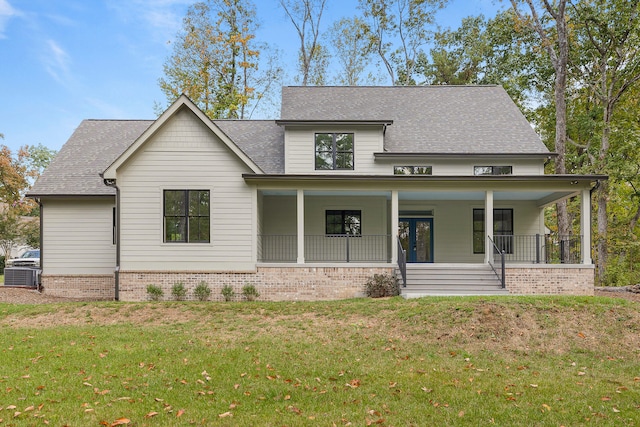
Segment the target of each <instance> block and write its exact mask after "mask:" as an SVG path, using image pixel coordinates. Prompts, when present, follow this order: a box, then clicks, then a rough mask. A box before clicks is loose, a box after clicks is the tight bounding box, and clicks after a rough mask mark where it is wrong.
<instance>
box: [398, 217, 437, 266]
mask: <svg viewBox="0 0 640 427" xmlns="http://www.w3.org/2000/svg"><path fill="white" fill-rule="evenodd" d="M398 234H399V237H400V243H401V244H402V248H403V249H404V250H405V251H407V262H433V218H400V221H399V223H398Z"/></svg>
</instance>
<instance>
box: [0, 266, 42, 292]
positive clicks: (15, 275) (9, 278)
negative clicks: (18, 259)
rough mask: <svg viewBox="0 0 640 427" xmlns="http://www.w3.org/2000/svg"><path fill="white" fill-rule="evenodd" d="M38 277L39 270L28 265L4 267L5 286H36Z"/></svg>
mask: <svg viewBox="0 0 640 427" xmlns="http://www.w3.org/2000/svg"><path fill="white" fill-rule="evenodd" d="M39 278H40V270H38V269H37V268H29V267H7V268H5V269H4V285H5V286H28V287H30V288H36V287H37V286H38V281H39Z"/></svg>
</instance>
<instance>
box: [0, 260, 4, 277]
mask: <svg viewBox="0 0 640 427" xmlns="http://www.w3.org/2000/svg"><path fill="white" fill-rule="evenodd" d="M0 274H4V255H0Z"/></svg>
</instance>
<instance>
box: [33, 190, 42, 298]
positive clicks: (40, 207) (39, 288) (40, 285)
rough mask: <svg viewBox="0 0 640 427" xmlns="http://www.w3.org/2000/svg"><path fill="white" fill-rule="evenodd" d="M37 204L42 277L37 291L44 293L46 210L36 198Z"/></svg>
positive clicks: (39, 279)
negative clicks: (44, 216) (44, 217)
mask: <svg viewBox="0 0 640 427" xmlns="http://www.w3.org/2000/svg"><path fill="white" fill-rule="evenodd" d="M35 200H36V203H37V204H38V208H39V209H40V277H39V278H38V283H37V287H38V288H37V289H38V292H40V293H42V272H43V271H44V219H43V215H44V210H43V206H42V200H41V199H40V198H39V197H36V199H35Z"/></svg>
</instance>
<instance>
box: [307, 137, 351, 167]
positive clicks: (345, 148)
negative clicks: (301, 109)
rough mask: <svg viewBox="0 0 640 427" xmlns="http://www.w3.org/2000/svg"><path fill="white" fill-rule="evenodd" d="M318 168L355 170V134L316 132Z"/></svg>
mask: <svg viewBox="0 0 640 427" xmlns="http://www.w3.org/2000/svg"><path fill="white" fill-rule="evenodd" d="M316 170H353V134H352V133H316Z"/></svg>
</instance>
